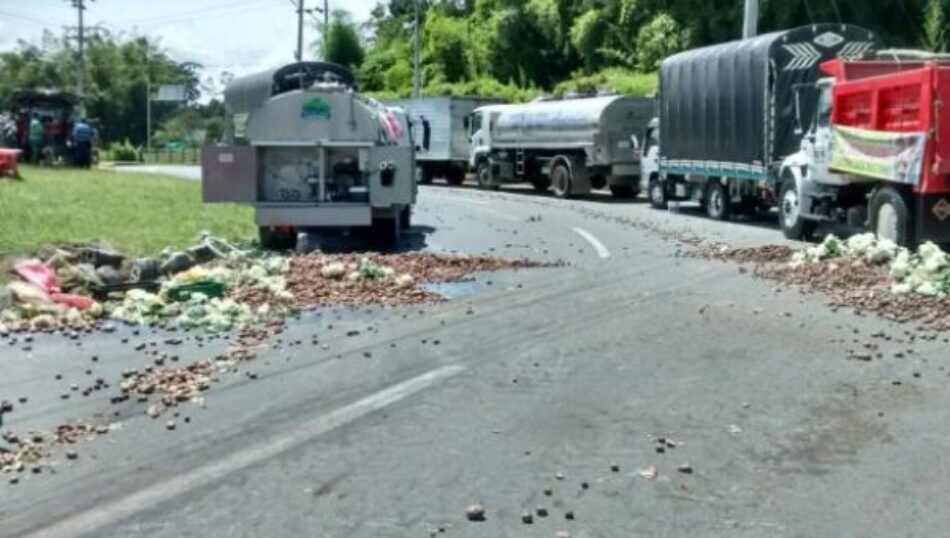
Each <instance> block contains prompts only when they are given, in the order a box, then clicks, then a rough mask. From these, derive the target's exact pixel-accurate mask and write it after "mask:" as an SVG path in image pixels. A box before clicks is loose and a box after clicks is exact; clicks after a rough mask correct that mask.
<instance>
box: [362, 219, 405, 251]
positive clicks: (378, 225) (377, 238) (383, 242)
mask: <svg viewBox="0 0 950 538" xmlns="http://www.w3.org/2000/svg"><path fill="white" fill-rule="evenodd" d="M401 224H402V216H401V215H396V216H394V217H384V218H378V219H373V224H372V229H371V230H370V234H371V236H372V241H373V243H374V244H375V245H376V247H377V248H379V249H380V250H384V249H385V250H389V249H396V248H397V247H399V237H400V235H401V234H402V226H400V225H401Z"/></svg>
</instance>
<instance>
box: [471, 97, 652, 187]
mask: <svg viewBox="0 0 950 538" xmlns="http://www.w3.org/2000/svg"><path fill="white" fill-rule="evenodd" d="M652 115H653V100H652V99H650V98H647V97H635V96H624V95H610V96H598V97H586V98H577V99H564V100H554V101H540V102H531V103H525V104H519V105H488V106H483V107H479V108H476V109H475V111H474V112H473V113H472V120H471V133H472V134H471V137H472V154H471V157H470V160H469V165H470V166H471V167H472V169H473V170H475V175H476V179H477V181H478V186H479V187H481V188H485V189H495V188H498V187H499V186H500V185H501V184H503V183H513V182H528V183H530V184H531V185H532V186H534V188H535V189H536V190H537V191H539V192H546V191H548V190H549V189H550V188H552V187H553V189H554V194H555V195H556V196H559V197H562V198H567V197H570V196H575V195H581V194H587V193H589V192H590V191H591V189H602V188H604V187H609V188H610V191H611V192H612V193H613V194H614V195H615V196H618V197H633V196H636V195H637V194H638V192H639V188H638V187H639V176H640V162H639V153H638V152H637V151H635V148H634V147H633V145H634V143H635V140H636V137H635V134H636V133H637V132H638V131H639V130H640V129H641V128H642V126H643V125H646V123H647V122H648V121H649V119H650V118H651V117H652Z"/></svg>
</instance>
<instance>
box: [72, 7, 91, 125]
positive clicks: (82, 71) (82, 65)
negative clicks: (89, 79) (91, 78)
mask: <svg viewBox="0 0 950 538" xmlns="http://www.w3.org/2000/svg"><path fill="white" fill-rule="evenodd" d="M94 1H95V0H71V3H72V6H73V7H74V8H76V13H77V14H78V16H79V28H78V37H79V57H78V58H77V61H76V66H77V67H76V93H77V94H78V95H79V115H80V116H85V115H86V91H85V79H86V54H85V50H84V47H85V34H84V27H83V17H82V12H83V11H85V10H86V2H94Z"/></svg>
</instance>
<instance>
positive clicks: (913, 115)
mask: <svg viewBox="0 0 950 538" xmlns="http://www.w3.org/2000/svg"><path fill="white" fill-rule="evenodd" d="M821 69H822V71H823V72H824V73H825V74H826V75H828V76H827V77H826V78H822V79H820V80H819V81H818V82H817V84H812V85H802V86H801V87H798V88H796V93H795V102H794V103H795V109H796V115H797V117H798V122H799V123H798V125H797V126H796V130H798V131H799V132H801V131H806V132H805V133H804V136H803V137H802V142H801V149H800V151H798V152H797V153H795V154H792V155H790V156H789V157H787V158H786V159H785V160H784V161H783V163H782V167H781V169H780V173H781V189H780V192H779V200H778V201H779V217H780V218H779V221H780V223H781V227H782V231H783V232H784V233H785V235H786V236H787V237H790V238H794V239H802V238H807V237H808V236H810V235H811V234H812V232H814V230H815V227H816V226H817V225H818V223H819V222H821V221H847V222H848V223H850V224H851V225H852V226H853V227H855V228H864V229H870V230H871V231H873V232H875V233H876V234H877V235H878V236H879V237H882V238H887V239H891V240H893V241H895V242H896V243H898V244H901V245H905V246H913V245H916V244H918V243H921V242H923V241H933V242H935V243H950V56H941V55H933V54H929V53H924V52H918V51H894V50H892V51H880V52H877V53H876V54H875V56H874V57H872V58H868V59H860V60H856V59H844V58H837V59H834V60H830V61H827V62H824V63H823V64H822V65H821ZM815 99H817V107H815V106H809V105H810V104H812V103H814V102H815V101H814V100H815ZM803 110H815V113H814V117H813V118H803V117H802V112H801V111H803Z"/></svg>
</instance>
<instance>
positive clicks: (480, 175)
mask: <svg viewBox="0 0 950 538" xmlns="http://www.w3.org/2000/svg"><path fill="white" fill-rule="evenodd" d="M475 179H476V180H477V182H478V188H479V189H492V190H497V189H498V185H495V184H494V183H492V180H491V168H489V164H488V162H487V161H482V162H480V163H478V168H477V169H476V172H475Z"/></svg>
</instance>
